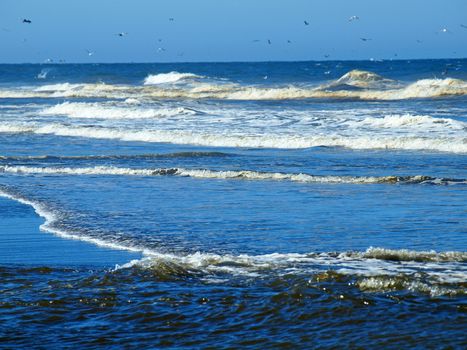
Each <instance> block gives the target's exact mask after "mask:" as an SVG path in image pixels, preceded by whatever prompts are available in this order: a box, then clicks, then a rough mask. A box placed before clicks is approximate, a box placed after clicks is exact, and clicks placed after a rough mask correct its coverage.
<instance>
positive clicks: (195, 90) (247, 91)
mask: <svg viewBox="0 0 467 350" xmlns="http://www.w3.org/2000/svg"><path fill="white" fill-rule="evenodd" d="M199 78H203V77H201V76H197V75H194V74H191V73H178V72H171V73H163V74H157V75H150V76H148V77H147V78H146V80H145V83H144V85H143V86H130V85H110V84H104V83H99V84H70V83H62V84H53V85H44V86H41V87H38V88H35V89H33V90H26V89H15V90H0V98H7V97H11V98H13V97H15V98H26V97H44V98H54V97H69V98H72V97H77V98H82V97H89V98H121V99H128V98H135V97H137V98H141V97H144V98H156V99H161V98H168V99H227V100H288V99H313V98H319V99H360V100H383V101H384V100H404V99H414V98H437V97H443V96H463V95H467V81H465V80H461V79H453V78H445V79H422V80H418V81H416V82H413V83H411V84H409V85H406V86H402V85H401V84H400V83H397V82H395V81H393V80H391V79H387V78H383V77H381V76H379V75H377V74H375V73H372V72H367V71H358V70H354V71H350V72H348V73H346V74H344V75H343V76H342V77H341V78H339V79H337V80H335V81H332V82H328V83H325V84H322V85H321V86H317V87H303V86H294V85H289V86H276V87H262V86H242V85H238V84H232V83H231V84H220V83H218V84H216V83H207V82H199V81H196V79H199ZM187 79H191V80H193V79H195V81H194V82H193V84H189V85H180V84H165V83H170V82H172V83H173V82H181V81H186V80H187ZM164 85H166V86H164ZM349 87H354V88H356V89H349Z"/></svg>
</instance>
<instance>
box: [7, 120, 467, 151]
mask: <svg viewBox="0 0 467 350" xmlns="http://www.w3.org/2000/svg"><path fill="white" fill-rule="evenodd" d="M0 132H3V133H35V134H53V135H57V136H72V137H86V138H97V139H117V140H122V141H142V142H164V143H173V144H191V145H201V146H213V147H248V148H280V149H300V148H310V147H320V146H326V147H345V148H350V149H393V150H428V151H437V152H450V153H467V138H465V137H462V136H444V137H437V138H428V137H423V136H399V135H391V136H389V135H381V136H379V137H373V136H371V135H368V136H345V135H333V134H328V135H310V136H301V135H290V136H287V135H275V134H270V135H268V134H265V135H225V134H203V133H194V132H191V131H178V130H173V131H169V130H167V131H165V130H153V131H149V130H148V131H137V130H131V129H129V130H122V129H116V128H106V127H95V128H94V127H81V126H68V125H62V124H46V125H42V126H40V125H33V124H7V123H5V124H2V125H0Z"/></svg>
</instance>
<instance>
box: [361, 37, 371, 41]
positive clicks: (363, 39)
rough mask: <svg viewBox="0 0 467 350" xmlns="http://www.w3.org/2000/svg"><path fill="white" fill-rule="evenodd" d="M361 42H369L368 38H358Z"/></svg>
mask: <svg viewBox="0 0 467 350" xmlns="http://www.w3.org/2000/svg"><path fill="white" fill-rule="evenodd" d="M360 40H361V41H370V40H371V39H370V38H360Z"/></svg>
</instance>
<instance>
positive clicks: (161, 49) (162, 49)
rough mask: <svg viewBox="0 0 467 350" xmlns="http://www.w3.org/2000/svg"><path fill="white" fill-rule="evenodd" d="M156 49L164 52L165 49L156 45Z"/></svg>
mask: <svg viewBox="0 0 467 350" xmlns="http://www.w3.org/2000/svg"><path fill="white" fill-rule="evenodd" d="M157 51H158V52H165V49H164V48H163V47H158V48H157Z"/></svg>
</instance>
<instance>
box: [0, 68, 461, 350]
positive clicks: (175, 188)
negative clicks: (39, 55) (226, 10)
mask: <svg viewBox="0 0 467 350" xmlns="http://www.w3.org/2000/svg"><path fill="white" fill-rule="evenodd" d="M466 64H467V61H465V60H426V61H412V62H410V61H386V62H302V63H255V64H247V63H243V64H241V63H230V64H178V65H168V64H167V65H149V64H148V65H141V64H128V65H47V67H45V66H41V65H0V118H1V123H0V195H1V196H2V197H4V199H2V202H1V204H2V205H1V206H0V210H1V211H2V213H0V214H2V216H3V217H10V215H9V214H8V213H10V212H11V213H16V212H21V210H25V209H24V208H27V207H28V206H29V207H30V208H32V210H35V212H36V213H37V215H38V216H39V218H38V219H37V224H38V225H40V224H42V226H41V229H42V231H43V234H49V235H55V236H58V237H62V238H63V239H75V240H81V241H84V242H88V243H89V244H92V245H97V246H100V247H102V248H110V249H118V250H120V251H124V250H127V251H129V252H133V253H135V254H142V255H143V257H142V258H141V259H135V260H133V261H129V260H128V261H125V262H124V263H121V264H120V265H118V266H117V267H116V268H115V256H112V254H110V255H105V254H102V255H101V256H102V257H101V258H100V261H98V262H93V261H94V260H95V258H94V259H90V260H89V262H88V263H87V264H85V265H86V266H83V264H82V262H83V260H85V259H80V258H77V259H76V262H75V263H73V262H70V263H67V264H66V266H64V265H63V261H61V262H60V261H59V260H60V259H57V262H56V263H54V262H51V261H47V263H45V264H44V263H41V261H40V259H39V258H38V259H37V260H35V259H34V255H35V253H34V254H31V256H29V257H28V258H27V259H26V258H25V259H24V260H23V261H22V262H21V261H19V260H18V259H16V260H8V250H7V249H6V246H5V247H2V250H3V252H2V260H1V261H5V263H1V264H0V274H1V276H2V278H1V281H2V282H1V285H0V289H1V291H2V293H0V308H2V310H3V312H2V313H1V315H0V318H1V322H2V323H3V324H4V325H5V327H2V329H3V330H1V331H0V339H1V342H3V343H4V344H7V346H8V345H11V346H13V345H15V346H28V345H31V339H32V338H34V339H39V340H40V342H41V343H44V344H45V343H47V344H52V345H54V346H86V347H90V348H93V347H98V346H103V345H105V346H107V347H116V348H118V347H122V346H127V347H129V346H140V347H151V346H152V347H158V348H159V347H170V348H176V347H179V348H190V347H191V348H199V347H213V348H236V347H240V346H245V347H250V348H260V347H265V346H267V347H273V348H287V347H290V348H296V347H322V348H335V347H345V348H357V347H363V348H373V347H380V348H400V347H410V348H440V347H449V346H451V347H453V348H461V347H462V346H464V345H465V343H466V341H467V339H466V338H465V326H466V322H465V321H466V320H465V312H466V300H467V299H466V296H465V293H466V275H467V265H466V262H467V249H466V247H467V241H466V233H467V220H466V212H467V200H466V198H467V158H466V153H467V134H466V131H467V117H466V116H467V114H466V112H467V97H466V96H467V68H466ZM44 69H48V73H47V75H46V76H45V78H38V76H41V75H40V73H41V72H42V71H43V70H44ZM328 71H329V73H327V72H328ZM188 73H189V74H188ZM42 76H43V75H42ZM42 76H41V77H42ZM265 76H267V79H264V78H265ZM18 202H20V203H22V204H18ZM8 203H10V204H8ZM15 208H16V209H15ZM18 208H22V209H21V210H20V209H18ZM9 220H10V219H9ZM14 220H19V219H14ZM14 220H13V221H14ZM15 222H16V221H15ZM18 222H19V221H18ZM9 231H10V233H11V229H8V228H7V227H5V225H2V226H0V234H2V235H3V234H8V233H9ZM19 231H21V229H19ZM19 231H18V232H19ZM16 235H18V233H16ZM23 239H25V238H24V237H23ZM1 242H2V241H1V240H0V243H1ZM18 242H19V241H18ZM18 244H20V243H18ZM28 244H29V246H33V245H34V243H33V242H28ZM4 245H5V244H4ZM3 248H5V249H3ZM49 249H51V250H54V249H55V250H58V249H62V248H59V247H58V245H57V248H54V246H53V245H51V246H50V247H49ZM77 249H78V248H77ZM51 256H53V254H51ZM77 256H78V257H79V252H78V253H77ZM116 256H118V257H119V259H121V257H122V256H124V255H116ZM49 260H50V259H49ZM8 261H11V263H8ZM13 261H14V263H13ZM70 261H73V259H71V260H70ZM102 266H105V267H102ZM46 329H47V331H45V330H46ZM51 329H53V330H55V331H56V332H50V330H51Z"/></svg>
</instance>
